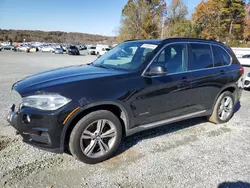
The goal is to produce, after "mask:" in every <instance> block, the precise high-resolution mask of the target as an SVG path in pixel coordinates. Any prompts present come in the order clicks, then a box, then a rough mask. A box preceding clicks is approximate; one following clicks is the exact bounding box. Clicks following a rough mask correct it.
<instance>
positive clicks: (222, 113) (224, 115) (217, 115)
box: [208, 91, 235, 124]
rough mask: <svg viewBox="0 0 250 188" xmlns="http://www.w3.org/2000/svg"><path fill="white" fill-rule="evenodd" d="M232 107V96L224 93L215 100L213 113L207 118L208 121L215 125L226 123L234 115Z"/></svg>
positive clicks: (229, 93)
mask: <svg viewBox="0 0 250 188" xmlns="http://www.w3.org/2000/svg"><path fill="white" fill-rule="evenodd" d="M234 105H235V104H234V96H233V94H232V93H231V92H229V91H225V92H224V93H222V94H221V95H220V96H219V98H218V99H217V101H216V103H215V106H214V109H213V113H212V115H211V116H209V117H208V120H209V121H210V122H213V123H216V124H220V123H226V122H228V121H229V120H230V119H231V118H232V116H233V114H234Z"/></svg>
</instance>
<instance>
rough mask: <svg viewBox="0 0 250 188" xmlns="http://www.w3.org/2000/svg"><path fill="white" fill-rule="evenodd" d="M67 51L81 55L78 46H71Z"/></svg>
mask: <svg viewBox="0 0 250 188" xmlns="http://www.w3.org/2000/svg"><path fill="white" fill-rule="evenodd" d="M66 53H67V54H69V55H80V52H79V49H78V48H77V47H76V46H69V47H68V48H67V50H66Z"/></svg>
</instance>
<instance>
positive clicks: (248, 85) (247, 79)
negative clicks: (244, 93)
mask: <svg viewBox="0 0 250 188" xmlns="http://www.w3.org/2000/svg"><path fill="white" fill-rule="evenodd" d="M244 88H246V89H249V88H250V72H249V73H248V74H247V76H246V77H245V81H244Z"/></svg>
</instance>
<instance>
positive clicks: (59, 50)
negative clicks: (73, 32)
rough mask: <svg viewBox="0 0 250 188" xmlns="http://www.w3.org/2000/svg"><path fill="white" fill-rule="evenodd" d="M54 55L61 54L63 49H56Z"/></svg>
mask: <svg viewBox="0 0 250 188" xmlns="http://www.w3.org/2000/svg"><path fill="white" fill-rule="evenodd" d="M55 54H63V49H62V48H56V49H55Z"/></svg>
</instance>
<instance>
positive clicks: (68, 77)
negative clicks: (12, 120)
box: [12, 65, 126, 95]
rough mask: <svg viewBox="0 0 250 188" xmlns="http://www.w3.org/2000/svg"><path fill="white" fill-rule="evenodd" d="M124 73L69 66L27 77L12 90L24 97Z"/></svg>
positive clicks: (91, 66) (84, 66)
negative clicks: (73, 83) (27, 94)
mask: <svg viewBox="0 0 250 188" xmlns="http://www.w3.org/2000/svg"><path fill="white" fill-rule="evenodd" d="M124 73H126V72H125V71H119V70H114V69H105V68H100V67H95V66H93V65H78V66H69V67H63V68H58V69H54V70H49V71H45V72H41V73H38V74H34V75H32V76H28V77H26V78H24V79H23V80H20V81H18V82H16V83H15V84H13V86H12V89H14V90H16V91H17V92H18V93H20V94H21V95H25V94H24V93H29V92H31V91H38V90H40V89H42V88H46V87H50V86H55V85H59V84H65V83H70V82H76V81H83V80H87V79H94V78H100V77H105V76H112V75H119V74H124Z"/></svg>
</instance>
